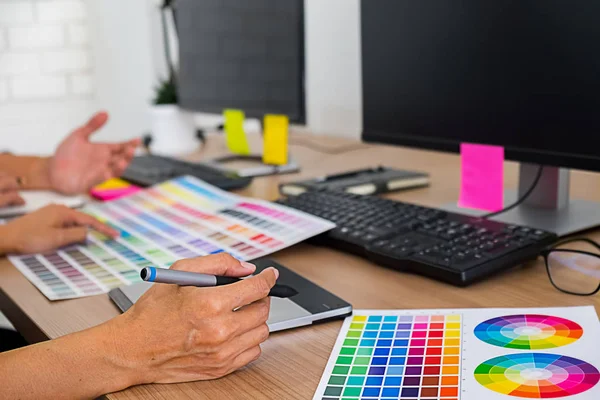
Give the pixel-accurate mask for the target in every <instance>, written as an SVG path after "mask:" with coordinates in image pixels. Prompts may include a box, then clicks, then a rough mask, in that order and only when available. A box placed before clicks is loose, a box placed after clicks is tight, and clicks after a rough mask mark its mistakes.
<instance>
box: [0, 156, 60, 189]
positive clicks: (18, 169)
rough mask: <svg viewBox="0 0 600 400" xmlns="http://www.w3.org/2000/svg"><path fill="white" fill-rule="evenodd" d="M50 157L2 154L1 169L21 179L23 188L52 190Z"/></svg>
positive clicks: (0, 159)
mask: <svg viewBox="0 0 600 400" xmlns="http://www.w3.org/2000/svg"><path fill="white" fill-rule="evenodd" d="M49 165H50V158H48V157H27V156H15V155H12V154H0V171H3V172H5V173H7V174H9V175H12V176H15V177H18V178H20V179H21V185H20V186H21V188H22V189H28V190H50V189H52V185H51V184H50V179H49V175H48V172H49Z"/></svg>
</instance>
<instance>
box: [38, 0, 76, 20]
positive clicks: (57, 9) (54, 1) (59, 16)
mask: <svg viewBox="0 0 600 400" xmlns="http://www.w3.org/2000/svg"><path fill="white" fill-rule="evenodd" d="M37 14H38V18H39V20H40V21H41V22H67V21H82V20H84V19H85V18H86V9H85V4H84V2H83V1H81V0H47V1H38V2H37Z"/></svg>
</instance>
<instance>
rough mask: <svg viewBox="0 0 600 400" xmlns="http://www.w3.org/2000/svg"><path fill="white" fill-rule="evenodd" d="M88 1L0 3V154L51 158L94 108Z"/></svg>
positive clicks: (18, 0)
mask: <svg viewBox="0 0 600 400" xmlns="http://www.w3.org/2000/svg"><path fill="white" fill-rule="evenodd" d="M87 1H88V0H0V150H2V149H7V148H8V149H10V150H13V151H20V152H29V153H30V152H38V153H39V152H49V151H51V150H52V148H53V147H54V145H55V144H56V143H57V142H58V141H59V140H60V139H61V138H62V136H64V135H65V134H67V133H68V129H65V127H67V126H71V127H75V126H76V125H77V124H79V123H81V122H83V121H85V120H86V118H87V117H88V116H89V115H88V113H89V112H90V110H93V109H94V108H95V98H94V97H95V90H94V87H95V86H94V68H93V65H92V50H93V49H92V48H91V45H90V39H89V36H90V35H89V18H88V15H87ZM50 110H52V112H50ZM43 126H47V127H48V130H47V132H46V134H45V135H44V136H45V137H44V140H43V141H42V142H40V143H39V144H38V143H37V142H36V141H31V140H30V139H33V138H35V137H39V138H40V139H41V136H39V132H40V127H43ZM53 127H54V128H55V129H60V131H56V132H54V131H52V129H53ZM27 132H31V135H32V136H31V137H30V138H25V137H23V138H22V139H23V140H21V138H17V137H16V135H15V134H21V135H23V134H25V135H26V133H27ZM9 134H10V135H9ZM9 138H10V139H9ZM46 138H48V139H47V140H46ZM49 138H51V139H49ZM42 143H43V144H42ZM24 146H25V147H24ZM36 146H38V147H36Z"/></svg>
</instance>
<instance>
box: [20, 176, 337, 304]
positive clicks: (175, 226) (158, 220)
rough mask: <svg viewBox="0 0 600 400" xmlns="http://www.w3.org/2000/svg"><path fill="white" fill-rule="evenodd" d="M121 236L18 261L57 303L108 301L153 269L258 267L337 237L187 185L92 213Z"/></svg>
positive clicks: (296, 218)
mask: <svg viewBox="0 0 600 400" xmlns="http://www.w3.org/2000/svg"><path fill="white" fill-rule="evenodd" d="M84 211H85V212H87V213H88V214H91V215H93V216H95V217H96V218H98V219H100V220H101V221H103V222H105V223H106V224H108V225H110V226H111V227H112V228H114V229H116V230H117V231H118V232H119V233H120V236H119V237H118V238H116V239H111V238H109V237H107V236H105V235H102V234H100V233H98V232H91V233H90V235H89V236H88V243H87V244H86V245H72V246H69V247H66V248H63V249H60V250H58V251H54V252H49V253H45V254H36V255H27V256H11V257H10V260H11V261H12V263H13V264H14V265H15V266H16V267H17V268H18V269H19V270H20V271H21V272H22V273H23V274H24V275H25V276H26V277H27V278H28V279H29V280H30V281H31V282H32V283H33V284H34V285H35V286H36V287H37V288H38V289H39V290H40V291H41V292H42V293H44V295H45V296H46V297H48V298H49V299H50V300H59V299H69V298H76V297H83V296H88V295H95V294H100V293H106V292H108V291H109V290H111V289H113V288H115V287H118V286H123V285H129V284H132V283H135V282H139V281H140V277H139V271H140V269H142V268H144V267H146V266H150V265H152V266H157V267H162V268H168V267H169V266H170V265H171V264H173V263H174V262H175V261H177V260H179V259H182V258H191V257H199V256H204V255H209V254H217V253H222V252H227V253H229V254H231V255H233V256H234V257H236V258H238V259H240V260H252V259H255V258H259V257H262V256H265V255H268V254H270V253H273V252H275V251H278V250H281V249H283V248H285V247H288V246H290V245H292V244H295V243H298V242H300V241H302V240H305V239H308V238H310V237H312V236H315V235H317V234H320V233H323V232H326V231H328V230H330V229H332V228H333V227H334V226H335V225H334V224H333V223H331V222H329V221H326V220H323V219H321V218H317V217H314V216H311V215H309V214H305V213H303V212H299V211H296V210H292V209H289V208H287V207H284V206H280V205H276V204H272V203H269V202H266V201H262V200H254V199H249V198H245V197H241V196H237V195H234V194H231V193H227V192H225V191H222V190H220V189H218V188H215V187H213V186H211V185H208V184H206V183H203V182H202V181H200V180H197V179H195V178H193V177H181V178H177V179H174V180H171V181H168V182H164V183H162V184H159V185H157V186H154V187H152V188H149V189H146V190H143V191H140V192H137V193H136V194H133V195H131V196H128V197H125V198H120V199H118V200H115V201H111V202H107V203H103V204H91V205H88V206H86V208H85V209H84Z"/></svg>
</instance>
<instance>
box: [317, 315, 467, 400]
mask: <svg viewBox="0 0 600 400" xmlns="http://www.w3.org/2000/svg"><path fill="white" fill-rule="evenodd" d="M344 328H347V329H342V332H343V333H344V334H343V340H341V345H340V346H336V349H337V348H338V347H339V350H338V353H337V355H336V356H334V357H335V358H333V359H332V360H331V361H333V363H331V361H330V364H331V365H330V366H331V375H330V376H329V378H328V380H327V383H326V386H324V387H323V388H322V389H323V390H322V393H320V394H319V396H316V397H315V398H318V399H327V400H333V399H359V398H360V399H398V398H403V399H404V398H406V399H417V398H418V399H439V398H442V399H448V400H450V399H457V398H458V394H459V391H460V380H459V374H460V360H461V316H460V315H459V314H456V315H388V314H377V313H376V312H369V313H366V312H362V311H357V312H355V315H354V316H352V317H349V318H348V319H347V321H346V323H345V325H344ZM340 337H342V336H341V335H340ZM339 344H340V343H338V345H339ZM334 354H336V352H335V351H334ZM328 367H329V366H328Z"/></svg>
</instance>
